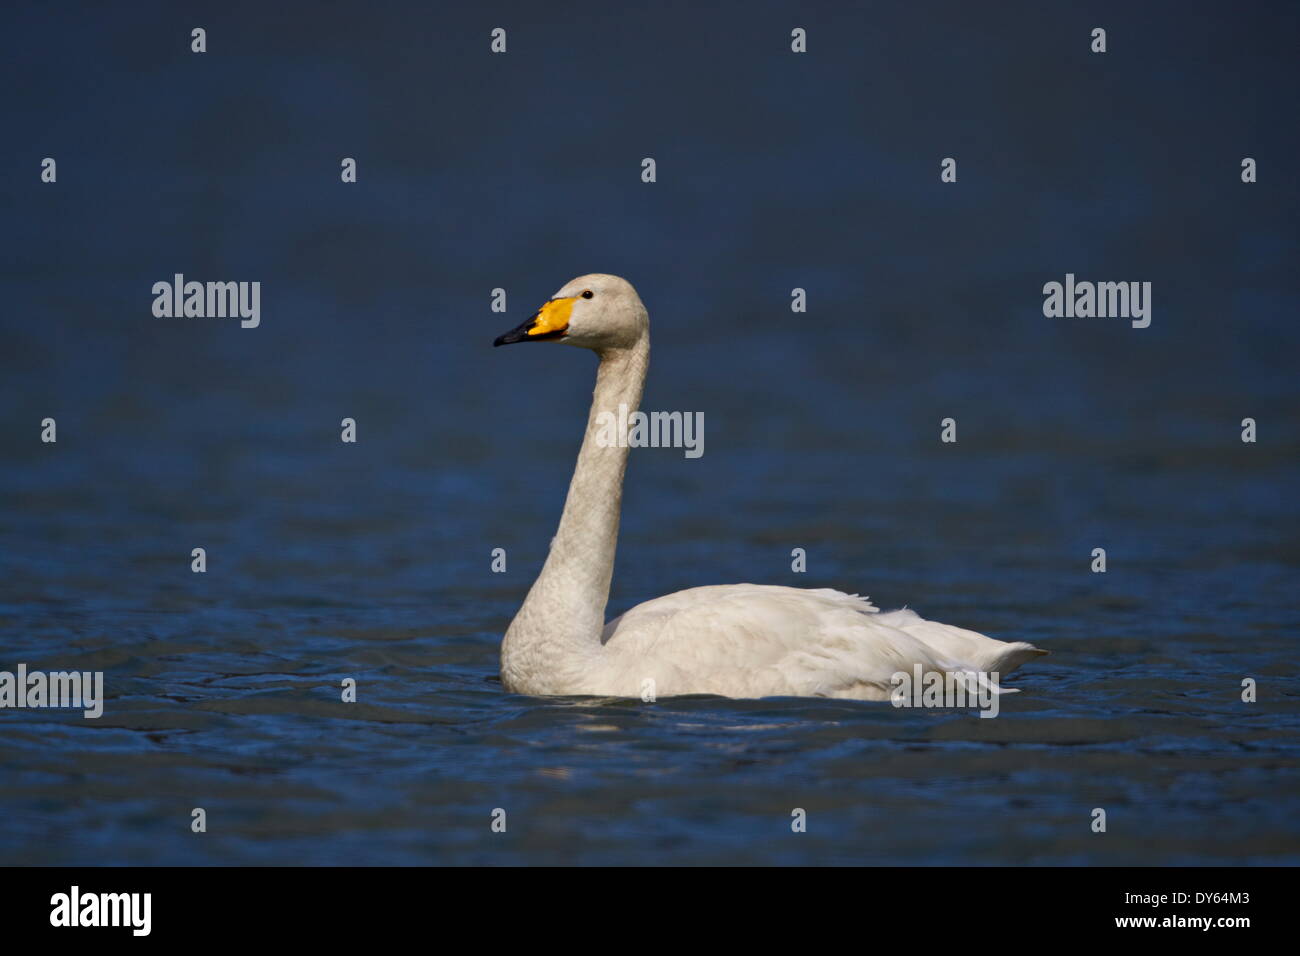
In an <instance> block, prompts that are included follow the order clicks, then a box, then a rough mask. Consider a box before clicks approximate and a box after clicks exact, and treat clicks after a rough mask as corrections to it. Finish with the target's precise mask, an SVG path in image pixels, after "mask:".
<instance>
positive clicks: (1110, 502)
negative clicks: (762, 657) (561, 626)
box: [0, 4, 1300, 865]
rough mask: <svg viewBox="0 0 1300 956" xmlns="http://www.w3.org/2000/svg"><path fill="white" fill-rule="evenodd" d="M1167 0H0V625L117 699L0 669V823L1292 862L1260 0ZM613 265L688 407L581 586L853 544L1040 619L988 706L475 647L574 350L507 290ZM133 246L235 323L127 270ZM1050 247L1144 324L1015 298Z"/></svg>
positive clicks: (657, 366) (775, 574) (45, 859)
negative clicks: (993, 705) (1028, 0)
mask: <svg viewBox="0 0 1300 956" xmlns="http://www.w3.org/2000/svg"><path fill="white" fill-rule="evenodd" d="M1173 12H1174V8H1172V7H1170V8H1168V9H1166V10H1163V11H1161V10H1156V9H1153V10H1150V11H1146V12H1142V11H1129V10H1126V9H1125V8H1124V7H1122V6H1115V7H1109V6H1105V7H1100V8H1096V9H1094V8H1091V7H1087V6H1080V7H1077V8H1075V7H1071V8H1067V7H1060V8H1057V9H1041V8H1040V7H1039V6H1038V5H1030V4H1024V5H1018V6H1017V5H1010V6H1005V7H1004V6H1003V5H999V9H998V11H997V12H986V13H985V14H983V15H977V14H976V13H975V12H974V11H973V10H968V9H967V7H966V6H965V5H951V6H950V5H946V4H933V5H930V6H929V7H926V8H921V9H917V10H915V11H912V10H908V9H905V8H903V7H901V6H900V7H899V8H897V9H884V10H873V11H871V12H867V11H857V12H855V13H851V14H850V13H845V12H843V11H839V10H835V9H833V8H829V7H828V8H808V9H806V10H801V11H799V12H798V22H800V23H802V25H804V26H805V27H806V28H807V29H809V36H810V52H809V54H807V56H806V57H804V58H799V57H795V56H794V55H792V54H789V53H788V52H786V51H787V50H788V44H787V38H788V36H789V29H790V27H791V25H792V23H793V22H794V21H792V19H791V17H792V16H795V14H792V13H790V11H789V10H788V9H787V8H786V7H784V6H779V5H770V6H758V7H752V6H750V5H745V6H739V5H736V6H730V7H725V8H715V9H711V10H698V9H695V8H693V7H692V8H689V9H687V8H683V9H681V10H674V9H664V10H660V9H658V8H656V9H655V10H649V9H647V10H644V11H638V12H623V13H617V14H615V13H606V14H603V15H601V16H595V15H593V16H589V17H572V18H568V17H566V18H563V19H555V20H551V21H547V20H546V19H545V17H546V14H545V13H543V12H541V11H533V12H528V11H509V10H507V11H506V12H503V13H502V14H501V18H502V22H503V23H504V24H505V25H506V26H507V27H508V28H509V30H510V44H511V46H510V52H509V53H508V54H507V55H506V56H504V57H496V58H491V57H490V56H489V55H488V54H487V53H486V52H485V51H486V46H487V44H486V39H487V30H488V29H490V26H492V25H495V23H493V24H488V23H487V21H485V20H483V19H482V18H481V17H479V16H477V15H475V14H473V12H472V11H468V10H466V11H461V12H451V13H447V12H441V13H436V14H435V13H431V12H428V11H424V10H422V9H421V8H417V7H414V6H413V7H410V8H403V7H396V6H395V7H391V8H385V9H381V10H375V11H369V10H368V11H366V14H365V16H364V17H360V16H353V15H352V13H350V12H348V11H346V10H345V9H343V8H339V9H337V10H324V11H321V10H317V9H315V7H314V6H313V7H310V8H309V7H305V6H304V7H301V8H295V7H287V8H277V11H268V10H263V9H260V8H259V7H256V6H248V7H241V6H238V5H236V6H232V7H230V8H229V9H227V10H225V11H223V12H220V13H217V14H213V13H211V12H210V11H206V10H204V11H198V12H194V11H188V10H184V9H183V8H182V9H179V10H178V9H174V8H173V7H172V6H171V5H158V6H153V7H150V6H147V5H146V6H140V7H138V8H134V9H133V10H132V11H130V12H126V13H122V12H119V13H114V14H112V18H111V19H110V15H109V14H108V13H107V12H105V11H98V10H95V9H94V8H88V9H87V10H85V11H82V12H81V13H80V14H79V15H78V16H76V17H73V18H65V17H62V16H58V15H56V14H55V13H54V12H52V11H50V10H46V9H44V8H41V7H36V6H32V7H17V8H14V9H13V11H12V12H9V11H7V12H6V13H5V14H4V15H3V16H4V18H5V23H4V27H5V29H3V30H2V31H0V36H2V37H3V40H0V43H2V44H3V48H4V53H5V56H4V57H3V62H4V66H3V67H0V71H3V74H4V75H3V77H0V79H4V80H5V81H6V86H7V88H8V89H10V90H11V96H10V97H9V98H8V101H7V102H6V104H5V105H4V107H3V110H4V123H5V136H3V137H0V160H3V163H4V168H5V170H6V174H5V183H6V184H5V187H4V192H3V193H2V194H0V202H3V204H4V211H5V222H6V224H7V225H9V227H10V228H8V229H6V230H5V236H4V238H3V239H2V240H0V243H2V244H3V246H4V249H3V253H4V254H3V255H2V256H0V282H2V283H3V285H2V288H3V291H4V297H5V301H6V303H7V307H6V309H5V310H4V311H3V314H2V315H0V322H3V329H0V333H2V337H0V342H3V346H0V396H2V397H3V401H2V402H0V448H2V449H3V453H2V454H3V459H2V461H3V467H2V468H0V670H6V669H7V670H13V669H14V668H15V667H16V666H17V664H18V663H20V662H21V663H26V664H27V665H28V666H29V668H32V669H45V670H58V669H70V668H76V669H81V670H102V671H104V673H105V682H106V693H107V697H108V700H107V703H106V706H105V713H104V716H103V717H102V718H100V719H98V720H85V719H82V718H81V717H80V716H78V715H76V714H74V713H70V712H67V711H55V710H45V711H32V710H21V711H17V710H6V711H0V863H5V864H13V863H63V864H99V863H102V864H122V863H135V864H214V863H215V864H241V863H242V864H272V863H276V864H296V863H309V864H334V863H357V864H433V863H457V864H467V863H493V864H516V863H606V864H609V863H620V864H622V863H633V864H635V863H654V864H658V863H755V864H766V863H890V864H894V863H920V864H960V865H970V864H985V863H1038V864H1060V863H1071V864H1078V863H1106V864H1143V863H1158V864H1170V863H1187V864H1209V863H1229V864H1238V863H1242V864H1245V863H1252V864H1253V863H1291V864H1294V863H1297V862H1300V812H1298V811H1300V734H1298V733H1297V731H1298V730H1300V678H1298V677H1297V666H1296V660H1297V655H1296V635H1297V628H1298V626H1300V609H1298V607H1297V601H1296V587H1295V581H1296V572H1297V567H1298V566H1300V547H1298V546H1297V534H1296V532H1297V527H1298V525H1297V519H1298V518H1300V514H1298V512H1300V505H1297V499H1296V495H1295V489H1296V487H1297V479H1300V455H1297V452H1298V451H1300V430H1298V429H1297V418H1296V412H1297V407H1298V404H1297V398H1298V397H1300V395H1298V394H1297V393H1298V391H1300V390H1298V388H1297V377H1296V375H1295V363H1296V355H1297V345H1298V344H1300V342H1298V341H1297V339H1298V337H1300V336H1298V334H1297V331H1296V328H1297V326H1296V324H1295V322H1294V316H1295V315H1296V307H1297V305H1298V304H1300V282H1298V281H1297V275H1296V271H1295V268H1294V263H1295V261H1296V259H1295V257H1296V254H1297V252H1298V251H1300V249H1297V235H1296V229H1295V224H1296V213H1297V210H1300V195H1298V193H1297V185H1296V182H1295V177H1293V176H1291V175H1290V174H1289V172H1288V171H1287V170H1288V164H1289V163H1290V157H1293V156H1294V155H1297V143H1296V133H1295V127H1294V123H1293V122H1291V121H1289V120H1286V121H1283V119H1284V116H1289V110H1290V107H1289V104H1291V103H1293V102H1294V100H1295V93H1296V92H1297V90H1296V82H1295V71H1294V66H1293V64H1292V51H1291V50H1290V42H1291V38H1292V37H1293V36H1294V33H1295V26H1296V23H1295V20H1296V14H1295V12H1294V11H1287V10H1282V11H1267V10H1258V9H1252V10H1250V11H1246V12H1239V11H1234V12H1232V13H1231V14H1229V13H1228V12H1226V11H1225V10H1219V9H1216V7H1215V6H1212V5H1207V6H1204V7H1199V6H1196V5H1191V6H1188V5H1178V7H1177V16H1174V15H1173ZM1097 17H1102V18H1103V20H1104V22H1105V23H1106V24H1107V25H1108V26H1109V30H1110V35H1111V38H1112V40H1111V42H1112V51H1111V52H1110V53H1108V54H1106V55H1105V56H1106V59H1104V60H1102V59H1100V58H1098V57H1096V56H1095V55H1092V54H1089V53H1088V52H1087V45H1086V42H1084V41H1081V40H1080V39H1079V37H1080V35H1082V36H1083V37H1085V38H1086V36H1087V33H1088V30H1089V29H1090V28H1091V27H1092V26H1093V25H1095V23H1094V20H1096V19H1097ZM1098 22H1102V21H1098ZM200 23H206V25H207V28H208V30H209V35H210V47H209V50H210V52H209V53H207V54H204V55H202V56H198V55H194V54H191V53H189V52H188V35H189V29H190V28H191V27H192V26H194V25H196V24H200ZM561 51H562V52H561ZM47 155H51V156H55V157H56V158H58V162H59V179H58V182H57V184H42V183H40V182H39V179H38V176H37V174H38V172H39V165H38V164H39V160H40V158H41V157H43V156H47ZM647 155H650V156H654V157H656V158H657V160H658V167H659V181H658V182H656V183H654V184H644V183H641V182H640V179H639V172H640V160H641V159H642V157H644V156H647ZM948 155H955V156H957V157H958V161H959V179H958V182H957V183H956V184H948V185H942V184H940V183H939V181H938V162H939V159H940V158H942V157H944V156H948ZM1243 155H1253V156H1256V157H1258V158H1259V160H1260V169H1261V179H1260V182H1258V183H1256V184H1252V185H1245V184H1242V183H1241V182H1240V181H1239V178H1238V168H1239V162H1240V158H1241V157H1242V156H1243ZM342 156H355V157H357V158H358V167H359V181H358V182H357V183H356V184H355V185H343V184H341V183H340V182H339V181H338V164H339V159H340V157H342ZM596 270H599V271H610V272H615V273H619V274H622V275H625V276H626V277H627V278H629V279H630V280H631V281H632V282H634V283H635V284H636V285H637V287H638V289H639V290H640V292H641V294H642V297H643V298H644V299H645V301H646V303H647V305H648V307H649V309H650V313H651V328H652V340H653V342H654V349H653V353H652V364H651V373H650V381H649V385H648V388H647V393H646V400H645V407H647V408H650V409H665V410H688V411H702V412H703V413H704V417H705V454H704V456H703V457H702V458H700V459H697V460H689V459H686V458H685V457H684V456H683V455H682V453H681V451H680V450H672V449H642V450H637V451H635V452H634V453H633V455H632V459H631V464H630V470H629V476H628V483H627V492H626V496H625V500H624V516H623V528H622V535H621V538H620V551H619V558H618V566H617V568H616V571H615V577H614V585H613V593H612V594H611V598H610V609H609V612H610V616H613V615H614V614H617V613H619V612H621V611H622V610H624V609H626V608H628V607H630V606H632V605H633V604H635V603H637V602H639V601H642V600H646V599H649V598H652V597H655V596H658V595H660V594H663V593H666V592H669V591H672V590H675V589H679V588H686V587H692V586H696V585H702V584H716V583H727V582H737V581H755V582H760V583H774V584H791V585H799V586H808V587H826V586H829V587H837V588H841V589H844V590H847V591H851V592H861V593H864V594H868V595H870V596H871V597H872V598H873V600H874V601H875V602H876V603H877V604H878V605H879V606H881V607H897V606H902V605H907V606H910V607H913V608H915V609H917V610H918V611H919V612H921V613H922V614H924V615H925V616H927V617H933V618H935V619H937V620H941V621H945V622H949V623H954V624H959V625H962V626H965V627H970V628H974V629H977V630H980V631H983V632H985V633H988V634H991V635H993V636H996V637H1000V638H1004V639H1014V640H1028V641H1032V642H1033V643H1035V644H1037V645H1038V646H1040V647H1043V648H1045V649H1047V650H1049V651H1051V655H1050V656H1049V657H1046V658H1044V659H1042V660H1039V661H1035V662H1033V663H1031V664H1029V665H1027V666H1026V667H1025V668H1024V669H1023V670H1021V671H1019V672H1017V673H1016V674H1015V675H1014V677H1013V678H1011V680H1010V683H1011V684H1012V685H1013V686H1015V687H1017V688H1019V690H1020V693H1018V694H1016V695H1010V696H1007V697H1004V698H1002V701H1001V703H1002V713H1001V715H1000V716H999V717H998V718H997V719H993V720H984V719H979V718H977V717H976V716H975V715H974V714H972V713H965V712H962V713H956V712H951V711H942V712H930V711H904V710H895V709H893V708H891V707H889V706H888V705H882V704H872V703H858V702H846V701H833V702H831V701H820V700H796V699H777V700H763V701H733V700H722V699H715V698H703V697H701V698H683V699H673V700H660V701H658V702H656V703H651V704H646V703H641V702H639V701H637V702H630V701H591V700H538V699H532V698H527V697H522V696H518V695H512V694H508V693H506V692H504V691H503V689H502V688H501V686H500V684H499V682H498V680H497V654H498V646H499V642H500V637H501V635H502V633H503V632H504V630H505V628H506V626H507V624H508V623H509V621H510V618H511V616H512V615H513V613H514V612H515V610H516V609H517V607H518V605H519V602H520V601H521V600H522V598H523V595H524V594H525V592H526V591H527V588H528V586H529V584H530V583H531V581H532V580H533V577H534V576H535V575H536V573H537V570H538V568H539V567H540V564H541V561H542V559H543V557H544V555H545V551H546V547H547V543H548V541H549V538H550V535H551V534H552V533H553V531H554V527H555V524H556V522H557V520H558V516H559V510H560V507H561V505H562V502H563V496H564V492H565V489H566V487H567V482H568V478H569V473H570V470H571V468H572V462H573V457H574V455H575V453H576V451H577V446H578V442H579V440H580V437H581V429H582V425H583V422H584V420H585V414H586V407H587V402H588V401H589V399H590V389H591V383H592V376H593V374H594V360H593V359H592V357H591V356H590V355H586V354H583V353H581V352H579V351H578V350H574V349H564V348H559V347H554V346H519V347H515V348H509V349H498V350H494V349H492V348H491V347H490V343H491V341H492V338H493V337H494V336H495V335H497V334H498V333H500V332H502V331H504V330H506V329H507V328H510V327H512V326H514V325H515V324H517V323H518V322H519V321H520V320H521V319H522V318H523V317H524V316H526V315H527V314H529V312H531V311H532V309H534V308H535V307H536V306H537V305H538V304H539V303H540V302H541V301H543V300H544V299H545V298H546V297H547V296H548V295H549V294H550V293H551V292H553V291H554V290H555V289H556V288H558V287H559V286H560V285H561V284H562V283H564V282H565V281H567V280H568V279H569V278H570V277H572V276H573V275H577V274H579V273H582V272H587V271H596ZM175 272H184V273H185V274H186V275H187V276H188V277H192V278H197V279H214V280H216V279H220V280H259V281H261V282H262V284H263V295H262V312H263V315H262V324H261V326H260V327H259V328H257V329H240V328H239V326H238V323H237V322H236V321H232V320H220V319H158V318H154V317H153V315H152V314H151V312H150V305H151V302H152V296H151V294H150V292H149V290H150V287H151V285H152V284H153V283H154V282H156V281H159V280H166V279H170V277H171V276H172V274H173V273H175ZM1066 272H1073V273H1076V274H1077V275H1079V276H1080V277H1081V278H1092V279H1103V280H1145V281H1151V282H1152V283H1153V287H1154V290H1155V291H1154V297H1153V303H1154V304H1153V321H1152V324H1151V327H1150V328H1147V329H1141V330H1138V329H1133V328H1131V327H1129V325H1128V323H1127V322H1124V321H1121V320H1113V319H1110V320H1102V319H1047V318H1045V317H1044V316H1043V315H1042V311H1041V305H1042V296H1041V287H1042V285H1043V283H1044V282H1047V281H1051V280H1056V281H1060V280H1062V279H1063V277H1064V275H1065V273H1066ZM796 286H798V287H802V288H806V289H807V290H808V297H809V310H808V312H807V313H805V314H795V313H792V312H791V311H790V308H789V302H790V290H791V289H792V288H794V287H796ZM497 287H502V288H505V289H506V290H507V292H508V297H509V298H508V311H507V313H506V314H504V315H502V314H495V313H492V312H491V311H490V310H489V304H490V293H491V290H492V289H494V288H497ZM47 416H48V417H54V418H55V419H56V420H57V422H58V441H57V443H55V444H43V443H41V442H40V440H39V435H40V426H39V423H40V421H41V419H42V418H45V417H47ZM949 416H951V417H953V418H955V419H956V420H957V422H958V441H957V443H956V444H943V443H941V442H940V441H939V422H940V420H941V419H942V418H945V417H949ZM344 417H353V418H355V419H356V421H357V423H358V434H359V441H358V442H357V443H356V444H355V445H348V444H343V443H341V442H340V441H339V422H340V420H341V419H342V418H344ZM1245 417H1253V418H1255V419H1256V420H1257V421H1258V428H1259V440H1258V441H1257V442H1256V443H1253V444H1246V443H1243V442H1242V441H1241V440H1240V431H1241V426H1240V422H1241V420H1242V419H1243V418H1245ZM194 547H203V548H205V549H206V550H207V554H208V570H207V572H206V573H205V574H201V575H200V574H194V573H191V571H190V551H191V549H192V548H194ZM797 547H801V548H805V549H806V550H807V553H808V565H807V572H806V573H804V574H796V573H793V572H792V571H791V568H790V561H791V559H790V552H791V550H792V549H793V548H797ZM1097 547H1103V548H1105V549H1106V551H1107V558H1108V568H1107V571H1106V573H1105V574H1094V573H1091V571H1090V569H1089V565H1090V563H1091V560H1092V558H1091V552H1092V550H1093V549H1094V548H1097ZM494 548H504V549H505V550H506V552H507V555H508V570H507V572H506V573H504V574H496V573H492V571H491V567H490V563H491V552H492V550H493V549H494ZM347 677H351V678H354V679H355V680H356V681H357V683H358V700H357V702H356V703H354V704H344V703H342V702H341V701H340V699H339V693H340V691H339V686H340V681H342V680H343V679H344V678H347ZM1247 677H1249V678H1253V679H1254V680H1255V681H1256V682H1257V683H1258V700H1257V701H1256V702H1254V703H1245V702H1243V701H1242V700H1241V682H1242V680H1243V678H1247ZM196 807H202V808H204V809H205V810H206V812H207V820H208V828H207V832H206V833H202V834H196V833H192V832H191V831H190V820H191V816H190V814H191V810H192V809H193V808H196ZM1098 807H1100V808H1103V809H1105V810H1106V812H1107V832H1105V833H1094V832H1092V830H1091V827H1090V824H1091V822H1092V811H1093V809H1094V808H1098ZM497 808H500V809H502V810H504V811H505V812H506V819H507V828H506V832H505V833H495V832H493V831H492V828H491V823H492V818H493V811H494V810H495V809H497ZM796 808H801V809H803V810H805V811H806V813H807V820H808V823H807V832H806V833H793V832H791V825H790V824H791V813H792V811H793V810H794V809H796Z"/></svg>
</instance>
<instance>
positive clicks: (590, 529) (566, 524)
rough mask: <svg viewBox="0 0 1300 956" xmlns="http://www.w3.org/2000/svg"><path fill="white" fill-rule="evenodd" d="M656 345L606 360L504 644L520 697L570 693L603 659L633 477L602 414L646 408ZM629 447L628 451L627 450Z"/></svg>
mask: <svg viewBox="0 0 1300 956" xmlns="http://www.w3.org/2000/svg"><path fill="white" fill-rule="evenodd" d="M649 364H650V337H649V335H648V334H642V335H641V336H640V337H639V338H638V339H637V342H636V344H635V345H633V346H631V347H629V348H620V349H611V350H609V351H605V352H602V353H600V368H599V370H598V371H597V372H596V391H595V394H594V395H593V396H592V401H591V412H590V413H589V414H588V416H587V432H586V435H585V437H584V438H583V440H582V450H581V451H579V452H578V463H577V465H576V466H575V467H574V469H573V480H572V481H570V482H569V495H568V497H567V498H566V499H565V501H564V514H563V515H562V516H561V517H560V527H559V530H558V531H556V532H555V538H554V540H553V541H552V542H551V551H550V554H549V555H548V556H547V558H546V564H545V565H543V567H542V573H541V574H539V575H538V577H537V580H536V581H535V582H533V586H532V589H531V590H530V591H529V592H528V597H527V598H526V599H525V600H524V604H523V607H521V608H520V609H519V613H518V614H517V615H515V619H514V620H513V621H512V622H511V623H510V628H509V630H507V631H506V636H505V640H504V641H503V642H502V644H501V675H502V679H503V681H504V682H505V684H506V686H507V688H509V689H510V690H513V691H517V692H520V693H530V694H558V693H565V692H568V691H566V690H565V689H566V688H572V687H573V686H574V680H575V678H576V676H577V675H580V674H581V673H582V672H583V671H584V669H585V665H586V664H587V662H589V661H590V659H591V658H592V657H593V656H594V655H596V654H599V653H600V647H601V645H600V635H601V631H602V630H604V627H605V605H606V603H607V602H608V601H609V582H610V578H611V577H612V576H613V573H614V551H615V549H616V547H617V545H618V519H619V511H620V507H621V504H622V500H623V475H624V472H625V471H626V470H627V454H628V449H627V447H626V442H617V441H615V442H612V443H611V442H609V441H608V437H609V435H610V434H611V433H612V430H611V429H610V428H609V426H608V424H607V422H608V419H605V418H603V416H602V413H605V412H608V413H609V414H610V415H612V416H613V419H612V420H613V421H615V422H618V421H625V419H620V406H624V407H625V409H626V412H625V414H627V415H631V413H632V412H634V411H636V410H637V408H638V407H639V406H640V404H641V392H642V390H643V389H644V387H645V376H646V369H647V368H648V367H649ZM620 445H623V446H624V447H619V446H620Z"/></svg>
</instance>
